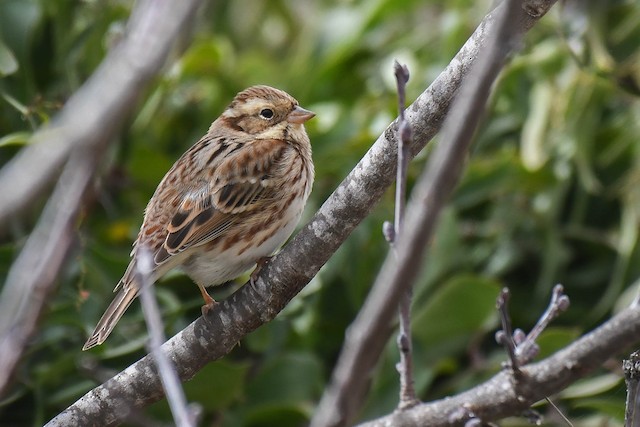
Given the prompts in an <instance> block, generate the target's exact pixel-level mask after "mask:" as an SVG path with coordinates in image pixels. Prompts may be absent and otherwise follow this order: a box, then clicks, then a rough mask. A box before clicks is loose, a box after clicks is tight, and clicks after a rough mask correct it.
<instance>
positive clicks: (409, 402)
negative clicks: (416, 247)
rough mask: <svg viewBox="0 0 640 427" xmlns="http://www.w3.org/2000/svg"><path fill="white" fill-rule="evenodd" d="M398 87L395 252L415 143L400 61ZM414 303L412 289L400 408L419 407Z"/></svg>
mask: <svg viewBox="0 0 640 427" xmlns="http://www.w3.org/2000/svg"><path fill="white" fill-rule="evenodd" d="M393 70H394V74H395V76H396V84H397V87H398V115H399V122H398V169H397V172H396V200H395V212H394V227H393V230H394V233H393V240H392V241H391V242H390V243H391V245H392V247H393V248H394V252H395V246H396V242H397V239H398V238H399V236H400V233H401V230H402V225H403V222H404V210H405V209H404V207H405V200H406V193H407V169H408V167H409V158H410V153H409V149H410V147H411V143H412V138H413V135H412V131H411V125H409V123H408V122H407V121H406V120H405V117H404V110H405V102H406V86H407V82H408V81H409V70H408V69H407V66H406V65H400V63H398V61H395V62H394V64H393ZM412 299H413V287H412V286H411V287H409V288H408V289H407V291H406V292H405V294H404V295H403V296H402V298H401V299H400V307H399V312H400V331H399V333H398V340H397V343H398V350H399V351H400V363H398V365H397V369H398V372H399V374H400V401H399V402H398V407H399V408H408V407H411V406H413V405H415V404H416V403H417V401H418V400H417V399H416V390H415V387H414V382H413V358H412V343H411V301H412Z"/></svg>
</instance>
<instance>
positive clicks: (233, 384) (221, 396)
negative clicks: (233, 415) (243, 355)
mask: <svg viewBox="0 0 640 427" xmlns="http://www.w3.org/2000/svg"><path fill="white" fill-rule="evenodd" d="M248 372H249V364H248V363H239V362H232V361H227V360H219V361H217V362H214V363H210V364H208V365H207V366H206V367H205V368H204V369H202V370H201V371H200V372H198V373H197V374H196V376H195V377H194V378H193V379H192V380H191V381H188V382H186V383H184V390H185V394H186V396H187V399H188V400H189V401H190V402H198V403H199V404H200V405H202V406H203V407H204V408H205V409H207V410H211V411H213V410H222V409H224V408H226V407H228V406H229V405H230V404H231V403H233V402H234V401H236V400H238V399H240V398H241V397H242V394H243V390H244V381H245V379H246V376H247V373H248Z"/></svg>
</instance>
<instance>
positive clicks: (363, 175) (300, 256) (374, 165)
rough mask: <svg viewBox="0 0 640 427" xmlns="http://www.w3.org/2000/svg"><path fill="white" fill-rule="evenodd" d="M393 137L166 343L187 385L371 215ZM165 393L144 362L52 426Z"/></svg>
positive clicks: (92, 419) (465, 52)
mask: <svg viewBox="0 0 640 427" xmlns="http://www.w3.org/2000/svg"><path fill="white" fill-rule="evenodd" d="M553 3H554V1H553V0H546V1H540V0H528V1H525V2H524V3H523V7H526V8H527V9H526V10H527V11H528V13H527V14H523V15H522V16H521V17H520V22H519V28H520V30H521V31H522V32H525V31H526V30H528V29H530V28H531V27H532V26H533V25H534V24H535V23H536V22H537V21H538V20H539V19H540V18H541V17H542V16H543V15H544V14H545V13H546V12H547V11H548V10H549V8H550V7H551V6H552V5H553ZM492 21H493V18H492V17H491V16H488V17H487V18H485V19H484V20H483V22H482V23H481V24H480V27H479V29H478V30H477V31H476V32H475V33H474V34H473V36H472V37H471V38H470V39H469V40H468V41H467V43H466V44H465V45H464V46H463V47H462V49H461V50H460V52H459V53H458V54H457V55H456V57H455V58H454V59H453V61H452V62H451V63H450V64H449V66H448V67H447V68H446V69H445V70H444V71H443V72H442V73H441V74H440V76H439V77H438V78H437V79H436V80H435V81H434V82H433V84H432V85H431V86H430V87H429V88H428V89H427V90H426V91H425V92H423V93H422V94H421V95H420V97H419V98H418V99H417V100H416V101H415V102H414V103H413V104H412V105H411V106H410V107H409V108H408V109H407V111H406V113H407V120H408V122H409V124H410V125H411V127H412V129H413V132H414V143H413V145H412V147H411V155H412V156H414V155H415V154H417V153H418V152H419V151H420V150H421V149H422V148H424V146H425V145H426V144H427V142H428V141H429V140H430V139H431V138H433V136H434V135H435V134H436V133H437V132H438V131H439V129H440V126H441V124H442V123H443V121H444V117H445V116H446V114H447V112H448V109H449V106H450V104H451V101H452V99H453V97H454V96H455V94H456V92H457V90H458V88H459V86H460V83H461V81H462V79H463V77H464V76H465V75H466V74H467V72H468V71H469V69H470V67H471V66H472V65H473V64H474V63H475V61H476V59H477V57H478V53H479V52H480V51H482V49H483V46H484V43H485V38H484V34H485V30H486V27H487V26H489V25H491V22H492ZM396 134H397V122H393V123H392V124H391V125H390V126H389V127H388V128H387V130H386V131H385V132H384V133H383V134H382V135H381V136H380V137H379V138H378V140H377V141H376V143H375V144H374V145H373V146H372V148H371V149H370V150H369V152H368V153H367V154H366V155H365V156H364V158H363V159H362V160H361V161H360V162H359V163H358V164H357V165H356V167H355V168H354V169H353V170H352V171H351V173H350V174H349V175H348V176H347V177H346V178H345V180H344V181H343V182H342V184H340V186H339V187H338V188H337V189H336V191H335V192H334V193H333V194H332V195H331V196H330V197H329V199H327V201H326V202H325V203H324V204H323V206H322V207H321V208H320V210H319V211H318V212H317V213H316V215H315V216H314V217H313V219H312V220H311V222H310V223H309V224H307V225H306V226H305V227H303V228H302V230H301V231H300V233H298V235H296V237H295V238H294V239H293V240H292V241H291V242H290V243H289V244H288V245H287V246H286V247H285V248H283V250H282V252H280V253H279V254H278V255H277V256H276V257H274V258H273V259H272V260H271V262H269V263H268V264H267V265H266V266H265V267H264V268H263V269H262V270H261V271H260V274H259V276H258V278H257V279H256V281H255V283H254V286H243V287H242V288H241V289H240V290H239V291H238V292H236V293H234V294H233V295H232V296H231V297H229V298H228V299H226V300H225V301H222V302H221V303H219V304H218V306H216V307H215V308H214V309H213V310H211V311H210V312H209V314H208V316H207V317H206V318H202V317H201V318H198V319H197V320H196V321H195V322H193V323H192V324H191V325H189V326H188V327H187V328H185V329H184V330H183V331H181V332H180V333H178V334H177V335H176V336H174V337H173V338H172V339H170V340H169V341H168V342H167V343H166V344H165V345H164V346H163V347H164V350H165V351H166V354H167V355H168V356H169V357H170V358H171V359H172V360H173V362H174V363H175V365H176V370H177V372H178V375H179V377H180V378H181V379H182V380H183V381H185V380H188V379H190V378H192V377H193V376H194V375H195V374H196V373H197V372H198V371H199V370H200V369H202V368H203V367H204V366H205V365H206V364H207V363H209V362H211V361H213V360H216V359H219V358H221V357H223V356H224V355H226V354H227V353H228V352H229V351H231V349H232V348H233V347H234V346H235V345H236V343H237V342H238V341H240V340H241V339H242V338H244V337H245V336H246V335H247V334H248V333H250V332H251V331H253V330H255V329H256V328H258V327H259V326H260V325H262V324H264V323H266V322H268V321H270V320H272V319H273V318H274V317H275V316H276V315H277V314H278V313H279V312H280V311H281V310H282V309H283V308H284V307H285V305H286V304H287V303H288V302H289V301H290V300H291V299H292V298H293V297H294V296H295V295H296V294H297V293H298V292H300V290H301V289H302V288H303V287H304V286H305V285H306V284H307V283H308V282H309V281H310V280H311V278H312V277H313V276H314V275H315V274H316V273H317V272H318V270H319V269H320V267H322V265H324V264H325V263H326V262H327V260H328V259H329V258H330V257H331V255H332V254H333V253H334V252H335V251H336V250H337V249H338V247H339V246H340V245H341V244H342V242H344V240H345V239H346V238H347V237H348V236H349V234H350V233H351V232H352V231H353V229H354V228H355V227H356V226H357V225H358V224H359V223H360V222H361V221H362V220H363V219H364V218H365V217H366V216H367V214H368V213H369V211H370V210H371V209H372V208H373V206H374V205H375V204H376V203H377V202H378V201H379V200H380V198H381V196H382V194H383V193H384V191H385V190H386V189H387V188H388V187H389V185H390V184H391V183H392V181H393V179H394V177H395V174H396V156H397V153H396V149H397V141H396ZM162 396H163V392H162V385H161V383H160V380H159V378H158V375H157V371H156V368H155V365H154V363H153V361H152V360H151V358H150V357H145V358H143V359H141V360H140V361H138V362H136V363H134V364H133V365H131V366H130V367H128V368H127V369H126V370H124V371H123V372H121V373H119V374H117V375H116V376H114V377H113V378H112V379H110V380H109V381H107V382H105V383H104V384H102V385H100V386H98V387H96V388H95V389H93V390H91V391H90V392H88V393H87V394H86V395H84V396H83V397H82V398H80V399H79V400H78V401H77V402H75V403H74V404H73V405H71V406H70V407H69V408H67V409H66V410H65V411H64V412H62V413H61V414H59V415H58V416H57V417H56V418H54V419H53V420H51V421H50V422H49V423H48V424H47V425H48V426H50V427H51V426H66V425H89V424H90V425H116V424H117V423H119V422H120V421H121V420H122V419H124V417H125V416H126V412H127V408H130V406H129V405H134V406H135V407H136V408H140V407H144V406H147V405H149V404H151V403H153V402H155V401H157V400H158V399H160V398H161V397H162Z"/></svg>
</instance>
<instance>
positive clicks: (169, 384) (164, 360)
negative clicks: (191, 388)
mask: <svg viewBox="0 0 640 427" xmlns="http://www.w3.org/2000/svg"><path fill="white" fill-rule="evenodd" d="M137 267H138V277H139V278H140V282H139V283H140V303H141V304H142V312H143V314H144V320H145V322H146V324H147V330H148V331H149V344H148V350H149V354H151V355H152V356H153V358H154V359H155V363H156V366H157V367H158V373H159V374H160V380H161V381H162V387H163V389H164V391H165V394H166V395H167V401H168V402H169V408H171V414H172V415H173V419H174V421H175V423H176V426H177V427H195V426H196V424H197V422H196V420H197V418H198V414H199V413H201V412H202V411H201V409H200V408H199V407H197V406H198V405H196V406H194V407H191V408H190V407H189V405H188V404H187V398H186V397H185V395H184V390H182V386H181V384H180V379H179V378H178V376H177V375H176V371H175V367H174V366H173V364H172V363H171V361H170V360H169V358H168V357H167V355H166V354H165V352H164V350H163V349H162V344H164V342H165V336H164V324H163V323H162V317H161V315H160V309H159V308H158V302H157V301H156V297H155V294H154V290H153V288H152V287H153V280H152V279H151V272H152V270H153V255H151V252H150V251H149V249H148V248H146V247H144V246H142V247H141V248H140V255H139V259H138V263H137Z"/></svg>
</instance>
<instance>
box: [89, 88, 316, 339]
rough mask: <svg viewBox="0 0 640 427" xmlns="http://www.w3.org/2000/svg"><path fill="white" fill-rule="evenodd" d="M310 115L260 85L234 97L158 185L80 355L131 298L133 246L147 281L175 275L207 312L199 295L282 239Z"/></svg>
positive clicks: (309, 177)
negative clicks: (148, 267) (146, 255)
mask: <svg viewBox="0 0 640 427" xmlns="http://www.w3.org/2000/svg"><path fill="white" fill-rule="evenodd" d="M313 116H314V114H313V113H312V112H310V111H307V110H305V109H303V108H301V107H300V106H299V105H298V102H297V101H296V100H295V99H294V98H292V97H291V96H290V95H288V94H287V93H285V92H283V91H281V90H278V89H274V88H271V87H268V86H253V87H250V88H248V89H246V90H244V91H242V92H240V93H239V94H238V95H237V96H236V97H235V99H234V100H233V102H232V103H231V104H230V105H229V107H227V109H226V110H225V111H224V113H223V114H222V115H221V116H220V117H219V118H218V119H217V120H216V121H214V122H213V124H212V125H211V127H210V128H209V131H208V132H207V134H206V135H205V136H204V137H203V138H202V139H200V141H198V142H197V143H196V144H195V145H194V146H192V147H191V148H190V149H189V150H188V151H187V152H186V153H185V154H184V155H182V157H180V159H179V160H178V161H177V162H176V163H175V164H174V165H173V167H172V168H171V169H170V170H169V172H167V174H166V175H165V177H164V178H163V179H162V181H161V182H160V184H159V185H158V188H157V189H156V191H155V193H154V194H153V197H151V200H150V201H149V204H148V205H147V208H146V209H145V217H144V221H143V224H142V227H141V229H140V233H139V234H138V238H137V240H136V241H135V243H134V244H133V251H132V252H131V256H132V259H131V263H130V264H129V266H128V267H127V270H126V271H125V273H124V276H123V277H122V279H121V280H120V282H119V283H118V285H117V286H116V288H115V290H114V292H117V294H116V296H115V298H114V300H113V302H112V303H111V305H109V307H108V308H107V310H106V311H105V313H104V315H103V316H102V318H101V319H100V321H99V322H98V325H97V326H96V328H95V330H94V331H93V333H92V334H91V336H90V338H89V339H88V340H87V342H86V344H85V345H84V347H83V350H87V349H89V348H91V347H94V346H96V345H99V344H102V343H103V342H104V340H105V339H106V338H107V336H108V335H109V334H110V333H111V331H112V330H113V328H114V326H115V325H116V323H117V322H118V320H119V319H120V317H121V316H122V314H123V313H124V311H125V310H126V309H127V307H129V305H130V304H131V302H132V301H133V299H134V298H135V297H136V296H137V295H138V290H139V284H138V283H137V282H136V262H137V257H138V251H139V249H140V248H141V247H146V248H148V249H149V250H150V251H151V253H152V254H153V257H154V269H153V273H152V277H151V279H152V280H153V281H155V280H158V279H159V278H160V277H161V276H163V275H164V274H165V273H167V272H168V271H169V270H171V269H173V268H180V269H182V270H183V271H184V272H185V273H186V274H188V275H189V276H190V277H191V278H192V279H193V280H194V281H195V282H196V284H197V285H198V287H199V288H200V291H201V292H202V295H203V298H204V299H205V307H211V306H212V304H213V303H214V301H213V299H212V298H211V297H210V296H209V295H208V294H207V292H206V290H205V287H206V286H212V285H219V284H221V283H224V282H226V281H228V280H231V279H234V278H236V277H238V276H239V275H241V274H242V273H243V272H245V271H247V270H248V269H249V268H251V267H252V266H253V265H255V263H256V262H257V261H258V260H259V259H261V258H263V257H266V256H269V255H271V254H272V253H273V252H274V251H275V250H276V249H277V248H278V247H279V246H280V245H282V243H284V242H285V241H286V240H287V238H288V237H289V235H290V234H291V233H292V231H293V229H294V228H295V226H296V224H297V223H298V221H299V219H300V215H301V214H302V210H303V209H304V205H305V203H306V201H307V198H308V197H309V193H310V192H311V186H312V184H313V177H314V169H313V163H312V159H311V145H310V143H309V138H308V136H307V134H306V132H305V129H304V122H306V121H307V120H309V119H310V118H312V117H313ZM203 308H204V307H203Z"/></svg>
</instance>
